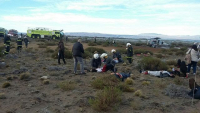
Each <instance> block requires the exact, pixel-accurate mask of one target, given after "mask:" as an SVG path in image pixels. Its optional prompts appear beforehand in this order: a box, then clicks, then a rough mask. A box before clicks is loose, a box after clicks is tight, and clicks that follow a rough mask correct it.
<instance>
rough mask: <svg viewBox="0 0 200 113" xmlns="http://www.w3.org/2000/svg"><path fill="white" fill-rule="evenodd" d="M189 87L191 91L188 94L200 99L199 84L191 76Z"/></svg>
mask: <svg viewBox="0 0 200 113" xmlns="http://www.w3.org/2000/svg"><path fill="white" fill-rule="evenodd" d="M189 87H190V89H191V91H190V92H189V93H188V95H189V96H191V97H192V98H194V99H200V86H199V85H198V84H197V83H196V82H195V80H194V79H193V78H191V79H189Z"/></svg>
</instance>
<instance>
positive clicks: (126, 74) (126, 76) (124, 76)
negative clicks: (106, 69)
mask: <svg viewBox="0 0 200 113" xmlns="http://www.w3.org/2000/svg"><path fill="white" fill-rule="evenodd" d="M119 74H120V75H122V78H120V77H119V75H117V74H115V76H116V77H117V78H119V79H121V80H122V81H124V79H126V78H128V77H130V73H119Z"/></svg>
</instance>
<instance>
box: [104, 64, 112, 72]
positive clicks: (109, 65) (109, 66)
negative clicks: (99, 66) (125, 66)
mask: <svg viewBox="0 0 200 113" xmlns="http://www.w3.org/2000/svg"><path fill="white" fill-rule="evenodd" d="M108 70H111V71H113V72H114V66H113V65H112V64H107V65H106V71H108Z"/></svg>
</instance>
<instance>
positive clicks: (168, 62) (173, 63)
mask: <svg viewBox="0 0 200 113" xmlns="http://www.w3.org/2000/svg"><path fill="white" fill-rule="evenodd" d="M166 63H167V65H174V66H175V65H176V64H177V62H176V61H175V60H168V61H166Z"/></svg>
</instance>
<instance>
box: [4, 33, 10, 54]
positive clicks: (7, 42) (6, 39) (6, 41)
mask: <svg viewBox="0 0 200 113" xmlns="http://www.w3.org/2000/svg"><path fill="white" fill-rule="evenodd" d="M10 42H11V39H10V35H5V37H4V45H5V51H4V53H3V54H5V55H6V54H8V53H9V51H10Z"/></svg>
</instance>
